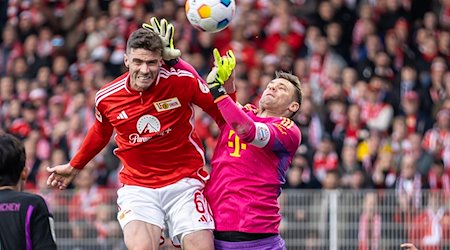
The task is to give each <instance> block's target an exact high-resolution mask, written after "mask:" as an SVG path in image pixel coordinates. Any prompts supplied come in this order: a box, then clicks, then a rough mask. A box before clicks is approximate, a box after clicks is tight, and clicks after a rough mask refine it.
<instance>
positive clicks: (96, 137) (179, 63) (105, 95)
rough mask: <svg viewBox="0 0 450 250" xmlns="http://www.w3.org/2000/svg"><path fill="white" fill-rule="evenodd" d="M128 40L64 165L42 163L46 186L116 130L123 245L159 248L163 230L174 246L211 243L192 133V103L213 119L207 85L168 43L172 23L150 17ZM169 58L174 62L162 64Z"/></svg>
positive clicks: (71, 172)
mask: <svg viewBox="0 0 450 250" xmlns="http://www.w3.org/2000/svg"><path fill="white" fill-rule="evenodd" d="M143 27H144V28H140V29H138V30H136V31H134V32H133V33H132V34H131V35H130V37H129V39H128V42H127V48H126V54H125V59H124V63H125V66H126V67H127V68H128V72H127V73H125V74H123V75H122V76H120V77H118V78H117V79H115V80H113V81H112V82H111V83H109V84H107V85H105V86H104V87H102V88H101V89H100V90H99V91H98V93H97V95H96V99H95V108H96V114H95V115H96V118H97V119H96V121H95V124H94V125H93V126H92V127H91V128H90V129H89V131H88V133H87V135H86V138H85V139H84V141H83V143H82V145H81V147H80V149H79V151H78V152H77V154H76V155H75V156H74V157H73V158H72V159H71V161H70V162H69V163H68V164H64V165H58V166H53V167H49V168H48V169H47V170H48V171H49V172H50V173H51V174H50V176H49V178H48V180H47V184H49V185H51V186H53V187H57V188H59V189H64V188H66V187H67V185H68V184H69V183H70V182H71V181H72V180H73V178H74V177H75V176H76V175H77V173H78V172H79V171H80V169H82V168H83V167H84V166H85V165H86V164H87V163H88V162H89V161H90V160H91V159H92V158H93V157H94V156H95V155H96V154H97V153H99V152H100V151H101V150H102V149H103V148H104V147H105V145H106V144H107V143H108V142H109V140H110V137H111V135H112V134H113V131H114V130H115V133H116V135H115V140H116V142H117V145H118V148H117V149H115V150H114V153H115V154H116V155H117V156H118V157H119V159H120V160H121V162H122V163H123V169H122V170H121V171H120V174H119V178H120V181H121V183H122V184H123V187H121V188H120V189H119V190H118V192H117V193H118V199H117V203H118V206H119V212H118V215H117V218H118V221H119V223H120V225H121V227H122V229H123V233H124V240H125V244H126V246H127V248H128V249H131V250H134V249H145V250H152V249H158V247H159V244H160V238H161V236H162V231H163V230H164V229H165V228H166V227H165V226H166V225H167V229H168V232H169V236H170V238H171V240H172V242H173V244H174V245H177V246H178V245H181V247H182V248H183V249H187V250H206V249H208V250H211V249H213V248H214V242H213V234H212V230H213V229H214V221H213V218H212V215H211V214H210V212H209V210H208V209H201V208H207V207H208V203H207V201H206V199H205V198H204V195H203V190H204V185H205V184H204V183H205V181H206V180H207V179H208V178H209V175H208V173H207V172H206V171H204V170H203V166H204V164H205V158H204V149H203V147H202V144H201V140H200V138H199V137H198V135H197V134H196V132H195V130H194V125H193V124H194V109H193V105H194V104H195V105H197V106H199V107H200V108H202V109H203V110H204V111H205V112H206V113H208V114H209V115H210V116H211V117H213V118H216V117H220V112H219V110H218V109H217V106H216V105H215V103H214V101H213V99H212V97H211V94H210V93H209V90H208V87H207V85H206V84H205V83H204V81H203V80H202V79H200V78H199V77H198V74H196V72H195V70H194V69H193V68H192V66H191V65H188V64H187V63H186V62H184V61H183V60H181V59H180V58H178V56H179V54H180V53H179V51H176V50H175V49H174V48H173V42H172V39H173V32H174V29H173V25H171V24H168V23H167V21H166V20H165V19H163V20H162V21H161V23H159V22H158V21H157V20H156V19H155V18H152V19H151V23H150V24H145V25H143ZM174 60H175V63H174V64H173V66H170V65H168V63H167V62H171V63H173V61H174Z"/></svg>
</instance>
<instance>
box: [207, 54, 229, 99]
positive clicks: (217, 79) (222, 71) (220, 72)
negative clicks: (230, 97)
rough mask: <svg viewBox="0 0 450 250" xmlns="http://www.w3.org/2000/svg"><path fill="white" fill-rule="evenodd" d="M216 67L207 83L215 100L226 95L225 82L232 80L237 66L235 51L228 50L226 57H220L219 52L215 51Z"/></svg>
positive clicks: (210, 73)
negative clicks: (231, 77)
mask: <svg viewBox="0 0 450 250" xmlns="http://www.w3.org/2000/svg"><path fill="white" fill-rule="evenodd" d="M213 55H214V66H213V68H212V69H211V72H209V74H208V76H207V77H206V82H207V83H208V87H209V89H210V91H211V94H212V95H213V98H214V100H216V99H217V98H219V97H220V96H223V95H226V91H225V88H224V86H223V84H224V82H225V81H226V80H228V78H230V76H231V74H232V73H233V70H234V67H235V66H236V58H235V57H234V54H233V51H231V50H228V51H227V54H226V56H222V57H221V56H220V53H219V50H217V49H214V50H213Z"/></svg>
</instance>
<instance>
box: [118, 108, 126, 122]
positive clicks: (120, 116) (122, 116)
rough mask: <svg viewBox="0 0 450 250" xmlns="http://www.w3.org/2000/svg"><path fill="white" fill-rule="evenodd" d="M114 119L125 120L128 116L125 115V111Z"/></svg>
mask: <svg viewBox="0 0 450 250" xmlns="http://www.w3.org/2000/svg"><path fill="white" fill-rule="evenodd" d="M116 118H117V120H122V119H127V118H128V115H127V113H125V111H123V110H122V112H120V114H119V115H118V116H117V117H116Z"/></svg>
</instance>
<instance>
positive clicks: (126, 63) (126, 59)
mask: <svg viewBox="0 0 450 250" xmlns="http://www.w3.org/2000/svg"><path fill="white" fill-rule="evenodd" d="M123 63H124V64H125V67H127V68H128V66H129V65H130V61H129V60H128V55H127V53H125V54H124V57H123Z"/></svg>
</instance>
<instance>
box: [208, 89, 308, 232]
mask: <svg viewBox="0 0 450 250" xmlns="http://www.w3.org/2000/svg"><path fill="white" fill-rule="evenodd" d="M218 107H219V109H220V110H221V112H222V114H223V115H224V118H225V120H226V121H227V122H228V124H227V123H225V124H219V127H220V131H221V134H220V137H219V139H218V142H217V146H216V149H215V153H214V156H213V157H212V161H211V164H212V171H211V179H210V180H209V181H208V182H207V184H206V190H205V195H206V197H207V199H208V202H209V204H210V206H211V209H212V212H213V214H214V220H215V223H216V230H217V231H239V232H246V233H278V227H279V224H280V221H281V215H280V214H279V209H280V207H279V205H278V201H277V198H278V196H279V195H280V192H281V185H282V184H284V182H285V174H286V171H287V169H288V167H289V165H290V163H291V160H292V158H293V156H294V154H295V152H296V150H297V147H298V146H299V144H300V140H301V134H300V130H299V129H298V127H297V126H296V125H295V124H294V122H293V121H292V120H290V119H288V118H285V117H268V118H262V117H258V116H256V109H255V108H254V107H253V106H249V105H247V106H246V107H244V108H243V109H242V111H244V112H245V114H244V112H242V111H241V110H239V109H238V108H237V107H236V106H235V105H234V103H232V100H231V99H230V98H227V99H226V100H224V101H220V102H219V103H218ZM229 114H231V115H229ZM239 115H243V116H246V117H241V118H239ZM227 116H229V118H230V119H228V120H227ZM248 118H250V119H248ZM239 119H241V120H247V122H246V123H244V125H243V130H245V129H247V130H248V127H249V124H251V126H250V127H252V130H251V131H252V133H251V135H249V136H247V138H241V137H239V136H238V135H237V134H236V132H235V131H234V130H233V129H232V127H231V126H230V125H229V124H233V123H238V122H240V120H239ZM230 120H233V121H230Z"/></svg>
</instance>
